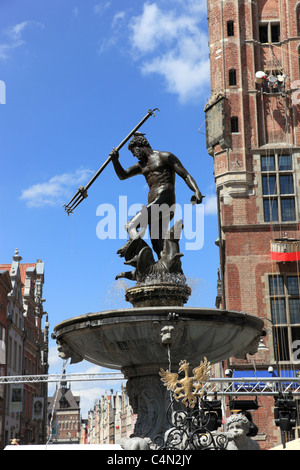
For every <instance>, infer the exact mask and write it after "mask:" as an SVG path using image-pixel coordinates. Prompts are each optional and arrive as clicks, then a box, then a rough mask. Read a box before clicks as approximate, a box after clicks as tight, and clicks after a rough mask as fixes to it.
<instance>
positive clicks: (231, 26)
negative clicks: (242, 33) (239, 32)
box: [227, 20, 234, 36]
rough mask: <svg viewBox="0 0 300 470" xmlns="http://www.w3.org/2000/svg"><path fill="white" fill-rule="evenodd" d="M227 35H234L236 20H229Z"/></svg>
mask: <svg viewBox="0 0 300 470" xmlns="http://www.w3.org/2000/svg"><path fill="white" fill-rule="evenodd" d="M227 36H234V21H232V20H230V21H227Z"/></svg>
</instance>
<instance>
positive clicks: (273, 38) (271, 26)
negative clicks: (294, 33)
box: [259, 22, 280, 44]
mask: <svg viewBox="0 0 300 470" xmlns="http://www.w3.org/2000/svg"><path fill="white" fill-rule="evenodd" d="M259 41H260V42H261V43H262V44H266V43H269V42H280V23H279V22H275V23H274V22H268V23H261V24H260V25H259Z"/></svg>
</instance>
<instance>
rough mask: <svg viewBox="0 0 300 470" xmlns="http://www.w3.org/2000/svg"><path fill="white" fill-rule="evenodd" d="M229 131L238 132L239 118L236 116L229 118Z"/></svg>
mask: <svg viewBox="0 0 300 470" xmlns="http://www.w3.org/2000/svg"><path fill="white" fill-rule="evenodd" d="M231 132H232V133H234V132H239V118H238V117H237V116H233V117H232V118H231Z"/></svg>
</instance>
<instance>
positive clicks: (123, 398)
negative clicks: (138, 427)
mask: <svg viewBox="0 0 300 470" xmlns="http://www.w3.org/2000/svg"><path fill="white" fill-rule="evenodd" d="M136 420H137V415H135V414H133V411H132V407H131V406H130V403H129V398H128V396H127V394H126V389H125V387H122V391H121V394H120V393H119V392H116V393H114V392H113V390H110V393H109V394H108V393H107V392H105V395H102V397H101V399H99V400H98V401H97V402H96V403H95V405H94V408H93V409H92V410H90V412H89V416H88V427H87V428H88V439H87V441H88V443H89V444H118V443H119V442H120V439H122V438H126V437H130V435H131V434H133V432H134V425H135V423H136Z"/></svg>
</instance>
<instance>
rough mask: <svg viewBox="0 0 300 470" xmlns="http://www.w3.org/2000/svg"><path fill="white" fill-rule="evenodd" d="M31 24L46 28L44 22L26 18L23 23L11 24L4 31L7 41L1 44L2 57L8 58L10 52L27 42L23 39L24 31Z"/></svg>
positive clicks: (3, 58) (0, 53)
mask: <svg viewBox="0 0 300 470" xmlns="http://www.w3.org/2000/svg"><path fill="white" fill-rule="evenodd" d="M30 26H38V27H40V28H44V25H43V24H42V23H39V22H37V21H31V20H26V21H23V22H22V23H17V24H15V25H13V26H10V27H9V28H7V29H6V30H5V31H4V35H5V36H6V41H5V42H4V43H2V44H0V59H2V60H5V59H8V57H9V56H10V53H11V52H12V51H13V50H14V49H16V48H18V47H20V46H23V45H24V44H25V40H24V39H23V34H24V31H25V30H26V29H27V28H28V27H30Z"/></svg>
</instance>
